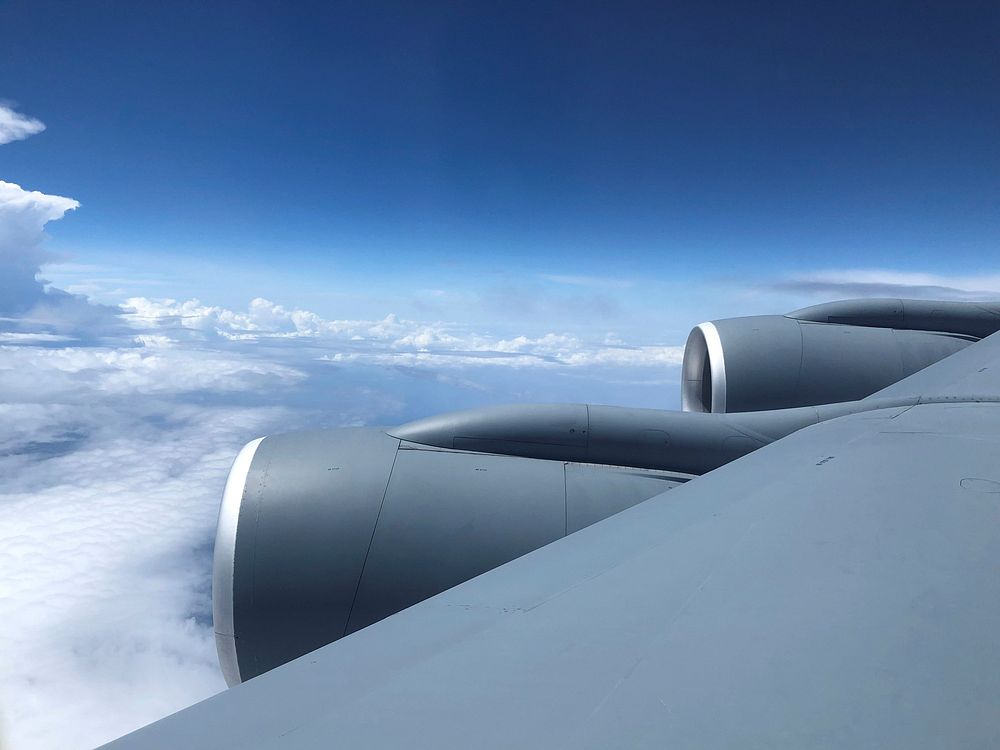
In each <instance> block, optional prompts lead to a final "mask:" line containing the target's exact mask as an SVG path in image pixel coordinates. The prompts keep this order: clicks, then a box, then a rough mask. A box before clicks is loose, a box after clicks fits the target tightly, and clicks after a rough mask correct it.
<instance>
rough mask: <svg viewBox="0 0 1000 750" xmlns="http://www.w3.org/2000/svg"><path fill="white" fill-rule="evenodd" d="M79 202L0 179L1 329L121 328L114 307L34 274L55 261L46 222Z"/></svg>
mask: <svg viewBox="0 0 1000 750" xmlns="http://www.w3.org/2000/svg"><path fill="white" fill-rule="evenodd" d="M79 205H80V204H79V203H78V202H77V201H75V200H73V199H72V198H65V197H63V196H60V195H47V194H45V193H41V192H38V191H37V190H26V189H24V188H22V187H21V186H20V185H17V184H15V183H13V182H5V181H3V180H0V269H2V271H3V273H0V331H7V332H11V331H13V332H18V331H20V332H27V333H31V334H33V335H38V334H40V333H49V334H53V335H71V336H76V337H82V338H94V337H98V336H101V335H105V334H107V333H111V332H114V331H116V330H118V329H119V328H120V321H119V320H118V312H119V311H118V310H117V309H116V308H113V307H109V306H107V305H95V304H91V303H90V302H89V301H88V300H87V299H86V297H83V296H81V295H75V294H70V293H68V292H65V291H62V290H60V289H55V288H51V287H47V286H46V284H45V282H44V280H42V279H41V278H39V273H40V272H41V267H42V265H43V264H45V263H49V262H52V261H53V260H55V259H56V258H55V256H53V254H52V253H50V252H48V251H47V250H46V249H45V248H44V247H43V243H44V240H45V237H46V235H45V225H46V224H48V223H49V222H51V221H57V220H59V219H61V218H62V217H63V216H65V214H66V213H67V212H68V211H72V210H73V209H75V208H77V207H79Z"/></svg>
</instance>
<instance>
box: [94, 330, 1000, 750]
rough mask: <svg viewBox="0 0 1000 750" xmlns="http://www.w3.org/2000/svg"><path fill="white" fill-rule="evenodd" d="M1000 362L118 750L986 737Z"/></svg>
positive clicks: (798, 437) (972, 360) (936, 741)
mask: <svg viewBox="0 0 1000 750" xmlns="http://www.w3.org/2000/svg"><path fill="white" fill-rule="evenodd" d="M958 358H961V361H959V362H958V363H957V365H956V362H955V361H953V360H956V359H958ZM998 366H1000V338H998V337H997V336H993V337H991V338H989V339H986V340H984V341H983V342H980V343H979V344H976V345H973V346H971V347H969V348H968V349H966V350H964V351H963V352H961V353H959V354H957V355H954V357H952V358H949V359H948V360H945V361H943V362H942V363H939V364H938V365H934V366H932V367H931V368H928V369H927V370H925V371H923V372H922V373H918V374H917V375H914V376H912V378H914V379H918V380H916V381H915V384H914V383H911V384H910V386H907V385H906V383H907V381H902V382H901V383H900V384H897V385H896V386H892V388H893V389H896V391H895V392H894V393H887V394H885V395H887V396H888V395H892V396H897V395H904V394H905V395H907V396H910V395H914V396H919V397H920V399H921V401H925V400H926V401H936V402H935V403H923V402H920V403H916V404H914V405H909V406H895V407H891V408H882V409H875V410H873V411H869V412H863V413H858V414H852V415H849V416H845V417H841V418H838V419H834V420H831V421H828V422H823V423H821V424H818V425H815V426H812V427H808V428H806V429H804V430H801V431H799V432H797V433H795V434H793V435H791V436H789V437H787V438H784V439H782V440H780V441H778V442H776V443H773V444H772V445H769V446H767V447H764V448H761V449H760V450H758V451H757V452H755V453H752V454H750V455H748V456H746V457H744V458H742V459H739V460H737V461H735V462H733V463H731V464H729V465H727V466H724V467H722V468H720V469H717V470H716V471H714V472H711V473H709V474H707V475H705V476H703V477H701V478H699V479H696V480H694V481H692V482H689V483H688V484H686V485H684V486H682V487H679V488H677V489H674V490H671V491H670V492H669V493H666V494H664V495H661V496H658V497H656V498H654V499H652V500H649V501H646V502H645V503H643V504H641V505H639V506H636V507H634V508H632V509H630V510H627V511H625V512H623V513H621V514H619V515H617V516H614V517H612V518H609V519H607V520H605V521H602V522H600V523H598V524H596V525H594V526H592V527H590V528H588V529H584V530H583V531H580V532H577V533H576V534H574V535H572V536H569V537H567V538H565V539H563V540H561V541H558V542H556V543H554V544H551V545H549V546H547V547H544V548H542V549H539V550H537V551H535V552H533V553H530V554H528V555H526V556H525V557H522V558H520V559H518V560H515V561H513V562H511V563H508V564H507V565H504V566H502V567H500V568H497V569H496V570H493V571H491V572H489V573H486V574H484V575H482V576H480V577H478V578H475V579H473V580H471V581H469V582H467V583H465V584H462V585H460V586H457V587H455V588H453V589H451V590H449V591H446V592H444V593H443V594H440V595H438V596H436V597H433V598H431V599H429V600H427V601H425V602H422V603H421V604H418V605H416V606H414V607H411V608H410V609H408V610H405V611H403V612H401V613H399V614H397V615H394V616H392V617H390V618H388V619H386V620H383V621H382V622H379V623H377V624H375V625H373V626H370V627H369V628H366V629H364V630H361V631H359V632H357V633H355V634H353V635H351V636H349V637H347V638H345V639H343V640H341V641H338V642H337V643H334V644H331V645H330V646H326V647H324V648H322V649H319V650H317V651H315V652H313V653H311V654H308V655H306V656H304V657H302V658H300V659H297V660H295V661H293V662H291V663H289V664H287V665H285V666H283V667H280V668H278V669H275V670H274V671H272V672H269V673H267V674H265V675H263V676H261V677H259V678H256V679H253V680H251V681H249V682H247V683H245V684H243V685H240V686H238V687H236V688H234V689H232V690H229V691H226V692H225V693H222V694H220V695H218V696H215V697H214V698H211V699H209V700H207V701H204V702H202V703H200V704H198V705H196V706H193V707H191V708H189V709H187V710H185V711H182V712H180V713H178V714H175V715H173V716H171V717H167V718H166V719H164V720H162V721H160V722H157V723H156V724H153V725H151V726H149V727H146V728H145V729H142V730H140V731H138V732H136V733H133V734H132V735H129V736H127V737H125V738H122V739H121V740H118V741H116V742H114V743H111V745H109V746H108V747H112V748H118V749H119V750H124V749H125V748H130V749H131V748H147V747H157V748H159V747H176V746H185V747H197V748H210V747H212V748H214V747H231V746H238V747H246V748H320V747H329V746H331V745H336V746H344V747H359V746H360V747H390V746H400V745H403V744H405V745H408V746H410V745H414V744H416V745H419V746H428V747H430V746H433V747H436V748H443V747H467V746H470V745H471V746H477V747H560V746H573V747H601V748H603V747H609V746H614V747H621V746H625V747H664V746H669V747H697V748H712V747H768V748H774V747H788V748H793V747H794V748H800V747H814V748H824V747H831V748H832V747H837V748H842V747H857V746H877V747H899V748H903V747H905V748H922V747H928V748H929V747H941V746H951V747H995V746H996V745H997V743H998V740H1000V710H998V708H997V700H996V696H997V695H1000V642H998V639H997V636H996V634H997V633H998V632H1000V576H998V575H997V561H998V560H1000V534H998V533H997V532H998V528H1000V526H998V523H1000V460H998V459H1000V404H997V403H989V402H984V401H989V400H991V399H993V400H995V398H996V395H997V382H998V381H997V379H996V377H995V373H996V372H997V370H996V369H995V368H996V367H998ZM991 369H992V372H991ZM907 380H911V379H907ZM966 386H968V387H974V388H975V389H976V391H977V392H976V393H968V394H963V393H962V392H961V391H962V390H963V388H965V387H966ZM890 390H891V389H890ZM879 395H882V394H879Z"/></svg>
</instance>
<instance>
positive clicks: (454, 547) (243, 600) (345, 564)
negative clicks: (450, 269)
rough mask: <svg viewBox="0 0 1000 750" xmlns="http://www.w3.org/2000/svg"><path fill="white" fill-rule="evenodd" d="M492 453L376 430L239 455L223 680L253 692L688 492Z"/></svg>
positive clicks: (225, 531) (230, 500) (224, 524)
mask: <svg viewBox="0 0 1000 750" xmlns="http://www.w3.org/2000/svg"><path fill="white" fill-rule="evenodd" d="M688 478H689V475H685V474H678V473H676V472H674V473H671V472H665V471H657V470H652V469H628V468H620V467H613V466H598V465H588V464H584V463H574V462H563V461H552V460H543V459H533V458H523V457H518V456H510V455H488V454H482V453H470V452H465V451H459V450H446V449H441V448H438V447H434V446H421V445H419V444H417V443H413V442H408V441H401V440H400V439H399V438H397V437H393V436H391V435H388V434H386V433H385V432H383V431H382V430H380V429H375V428H355V429H342V430H323V431H313V432H297V433H287V434H283V435H275V436H270V437H266V438H261V439H258V440H255V441H253V442H251V443H249V444H248V445H247V446H245V447H244V448H243V450H242V451H241V452H240V454H239V456H238V457H237V459H236V462H235V463H234V465H233V468H232V470H231V472H230V475H229V480H228V482H227V485H226V489H225V492H224V498H223V503H222V508H221V512H220V516H219V526H218V530H217V536H216V542H215V562H214V574H213V609H214V612H213V615H214V620H215V631H216V645H217V646H218V651H219V660H220V663H221V665H222V669H223V673H224V675H225V677H226V681H227V682H228V683H229V684H230V685H234V684H236V683H238V682H242V681H244V680H247V679H249V678H250V677H253V676H255V675H258V674H261V673H262V672H265V671H267V670H269V669H272V668H274V667H276V666H279V665H281V664H284V663H285V662H287V661H290V660H292V659H294V658H295V657H298V656H301V655H302V654H305V653H308V652H309V651H312V650H314V649H316V648H319V647H320V646H323V645H325V644H327V643H330V642H331V641H334V640H337V639H338V638H341V637H342V636H344V635H346V634H348V633H352V632H354V631H355V630H358V629H359V628H363V627H365V626H366V625H369V624H370V623H372V622H375V621H376V620H380V619H382V618H383V617H386V616H388V615H390V614H393V613H395V612H397V611H399V610H401V609H404V608H405V607H408V606H410V605H412V604H415V603H417V602H419V601H421V600H423V599H426V598H428V597H430V596H433V595H434V594H437V593H439V592H441V591H444V590H445V589H448V588H451V587H452V586H454V585H456V584H458V583H461V582H463V581H466V580H468V579H469V578H472V577H474V576H476V575H479V574H480V573H483V572H485V571H487V570H490V569H492V568H495V567H497V566H498V565H502V564H503V563H505V562H508V561H509V560H512V559H514V558H515V557H519V556H521V555H523V554H525V553H527V552H530V551H532V550H534V549H537V548H539V547H541V546H543V545H545V544H548V543H549V542H551V541H553V540H555V539H558V538H560V537H562V536H565V535H566V534H568V533H572V532H574V531H576V530H577V529H580V528H583V527H584V526H588V525H590V524H592V523H594V522H595V521H598V520H600V519H602V518H605V517H606V516H609V515H611V514H612V513H615V512H617V511H620V510H623V509H625V508H627V507H629V506H631V505H634V504H635V503H637V502H640V501H642V500H645V499H647V498H649V497H652V496H653V495H658V494H660V493H661V492H663V491H664V490H667V489H669V488H671V487H674V486H676V485H677V484H679V483H680V482H683V481H686V480H687V479H688Z"/></svg>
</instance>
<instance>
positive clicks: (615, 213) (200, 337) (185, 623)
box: [0, 0, 1000, 750]
mask: <svg viewBox="0 0 1000 750" xmlns="http://www.w3.org/2000/svg"><path fill="white" fill-rule="evenodd" d="M998 32H1000V6H998V5H997V4H996V3H994V2H990V3H987V2H982V3H976V2H962V3H915V2H905V3H904V2H898V3H887V2H864V3H861V2H857V3H853V2H840V3H830V4H825V5H822V6H820V5H817V4H813V3H791V2H790V3H787V4H777V3H757V4H749V3H747V4H736V3H732V4H727V3H713V2H692V3H686V4H681V3H660V4H656V3H563V4H558V5H556V4H545V3H530V4H528V3H525V4H520V3H503V4H495V5H493V6H487V5H485V4H476V3H454V4H440V3H434V4H430V3H401V4H397V5H392V4H388V3H333V2H324V3H301V2H297V3H294V4H293V3H280V4H279V3H272V4H263V3H262V4H251V3H221V2H201V3H184V2H171V3H152V2H132V3H125V2H119V3H110V2H90V3H63V2H60V3H55V2H37V1H35V2H22V1H20V0H17V1H15V2H4V1H3V0H0V591H3V592H5V594H6V595H7V598H8V602H9V603H10V604H11V606H9V607H6V608H5V610H4V612H3V615H4V616H3V617H0V746H3V747H5V748H7V747H11V748H19V749H20V750H26V749H27V750H44V749H46V748H58V749H59V750H67V749H73V748H81V749H86V748H91V747H93V746H95V745H97V744H100V743H102V742H105V741H107V740H110V739H112V738H114V737H116V736H119V735H121V734H123V733H125V732H127V731H130V730H132V729H135V728H137V727H139V726H141V725H143V724H146V723H149V722H151V721H154V720H156V719H158V718H160V717H162V716H164V715H166V714H168V713H171V712H172V711H175V710H178V709H180V708H183V707H184V706H186V705H190V704H191V703H194V702H195V701H197V700H200V699H201V698H204V697H207V696H209V695H211V694H213V693H215V692H217V691H219V690H222V689H224V687H225V683H224V682H223V680H222V677H221V674H220V672H219V669H218V664H217V661H216V657H215V651H214V646H213V640H212V638H213V637H212V627H211V622H210V615H209V613H210V611H211V606H210V605H211V602H210V597H209V593H208V592H209V589H210V565H211V564H210V551H211V547H212V540H213V538H214V528H215V518H216V513H217V509H218V502H219V498H220V497H221V492H222V487H223V484H224V481H225V477H226V473H227V471H228V469H229V466H230V463H231V461H232V459H233V457H234V456H235V455H236V452H237V451H238V450H239V448H240V446H241V445H243V444H244V443H246V442H247V441H249V440H251V439H253V438H255V437H258V436H260V435H264V434H271V433H275V432H281V431H288V430H294V429H300V428H305V427H316V426H321V427H331V428H335V427H340V426H344V425H360V424H369V425H372V424H399V423H401V422H405V421H407V420H410V419H415V418H419V417H423V416H428V415H430V414H434V413H439V412H442V411H446V410H451V409H458V408H467V407H475V406H481V405H485V404H496V403H504V402H508V403H509V402H544V401H559V402H574V401H575V402H589V403H609V404H619V405H627V406H640V407H654V408H678V407H679V401H680V399H679V370H680V368H679V365H680V362H681V356H682V348H683V344H684V341H685V338H686V336H687V333H688V331H689V330H690V328H691V326H692V325H694V324H696V323H698V322H701V321H703V320H706V319H712V318H719V317H726V316H731V315H746V314H758V313H781V312H787V311H789V310H792V309H795V308H797V307H801V306H804V305H807V304H812V303H815V302H820V301H824V300H829V299H837V298H848V297H857V296H900V297H922V298H950V299H981V298H992V299H997V298H1000V262H998V261H1000V253H998V250H1000V247H998V240H1000V211H998V208H1000V87H998V86H997V81H998V80H1000V44H998Z"/></svg>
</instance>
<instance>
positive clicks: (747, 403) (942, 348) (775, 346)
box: [681, 315, 976, 412]
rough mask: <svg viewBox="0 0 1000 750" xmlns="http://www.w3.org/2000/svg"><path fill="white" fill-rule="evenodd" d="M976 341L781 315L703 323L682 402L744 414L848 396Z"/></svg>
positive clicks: (689, 352) (691, 341)
mask: <svg viewBox="0 0 1000 750" xmlns="http://www.w3.org/2000/svg"><path fill="white" fill-rule="evenodd" d="M975 340H976V338H975V337H972V336H966V335H959V334H954V333H946V332H937V331H915V330H899V329H894V328H878V327H870V326H867V325H846V324H832V323H820V322H814V321H810V320H802V319H798V318H795V317H790V316H783V315H761V316H754V317H746V318H728V319H725V320H717V321H713V322H710V323H702V324H701V325H699V326H696V327H695V328H694V329H693V330H692V331H691V334H690V335H689V336H688V340H687V346H686V347H685V349H684V361H683V365H682V376H681V377H682V381H681V406H682V408H683V409H684V410H685V411H695V412H745V411H759V410H766V409H786V408H791V407H797V406H815V405H818V404H832V403H839V402H843V401H853V400H856V399H861V398H865V397H866V396H870V395H871V394H873V393H875V392H876V391H879V390H881V389H883V388H885V387H887V386H889V385H892V384H893V383H895V382H897V381H899V380H902V379H903V378H905V377H906V376H908V375H911V374H913V373H914V372H917V371H918V370H922V369H923V368H925V367H927V366H928V365H931V364H933V363H934V362H937V361H939V360H941V359H944V358H945V357H947V356H949V355H951V354H954V353H955V352H957V351H958V350H960V349H963V348H965V347H966V346H968V345H969V344H970V343H972V342H973V341H975Z"/></svg>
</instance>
